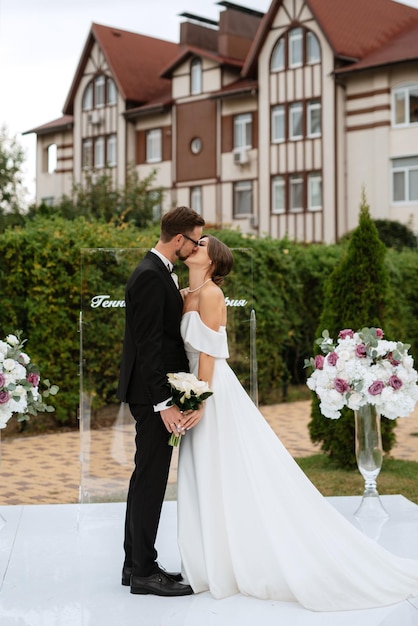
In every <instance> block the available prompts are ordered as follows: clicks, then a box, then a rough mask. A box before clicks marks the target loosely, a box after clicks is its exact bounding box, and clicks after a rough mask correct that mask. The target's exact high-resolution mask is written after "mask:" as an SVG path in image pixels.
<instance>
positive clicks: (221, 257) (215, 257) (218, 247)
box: [203, 235, 234, 286]
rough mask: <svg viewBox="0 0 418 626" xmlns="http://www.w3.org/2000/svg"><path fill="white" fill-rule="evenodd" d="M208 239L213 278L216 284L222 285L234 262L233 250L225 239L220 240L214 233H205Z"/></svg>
mask: <svg viewBox="0 0 418 626" xmlns="http://www.w3.org/2000/svg"><path fill="white" fill-rule="evenodd" d="M203 237H207V239H208V256H209V258H210V260H211V261H212V263H213V265H214V268H213V273H212V280H213V282H214V283H215V285H218V286H220V285H222V283H223V280H224V277H225V276H227V275H228V274H229V272H230V271H231V269H232V266H233V264H234V257H233V255H232V252H231V250H230V249H229V248H228V246H227V245H226V244H224V243H223V241H220V240H219V239H217V238H216V237H214V236H213V235H203Z"/></svg>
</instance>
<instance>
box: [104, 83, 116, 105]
mask: <svg viewBox="0 0 418 626" xmlns="http://www.w3.org/2000/svg"><path fill="white" fill-rule="evenodd" d="M117 97H118V92H117V89H116V85H115V81H114V80H113V78H108V79H107V83H106V103H107V104H109V105H112V104H116V101H117Z"/></svg>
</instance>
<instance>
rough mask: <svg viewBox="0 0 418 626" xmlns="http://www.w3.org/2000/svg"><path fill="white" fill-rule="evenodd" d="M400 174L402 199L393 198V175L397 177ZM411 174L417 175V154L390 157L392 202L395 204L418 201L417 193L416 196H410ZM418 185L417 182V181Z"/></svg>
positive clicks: (415, 202)
mask: <svg viewBox="0 0 418 626" xmlns="http://www.w3.org/2000/svg"><path fill="white" fill-rule="evenodd" d="M400 174H401V175H402V178H403V181H402V182H403V194H402V195H403V197H402V199H396V198H395V187H396V185H395V177H399V175H400ZM412 176H414V178H415V177H418V155H417V156H414V157H404V158H397V159H392V174H391V181H392V194H391V195H392V203H393V204H396V205H405V204H417V203H418V193H417V197H416V198H414V197H412V198H411V187H412V185H411V178H412ZM417 185H418V183H417Z"/></svg>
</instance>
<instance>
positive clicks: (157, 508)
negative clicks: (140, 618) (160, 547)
mask: <svg viewBox="0 0 418 626" xmlns="http://www.w3.org/2000/svg"><path fill="white" fill-rule="evenodd" d="M129 408H130V411H131V413H132V415H133V417H134V418H135V422H136V437H135V443H136V452H135V469H134V471H133V473H132V476H131V480H130V483H129V490H128V499H127V504H126V519H125V541H124V550H125V563H124V565H125V566H126V567H131V568H132V574H133V575H134V576H150V575H151V574H152V573H154V572H155V571H156V569H157V563H156V561H157V551H156V549H155V540H156V536H157V530H158V524H159V521H160V515H161V508H162V504H163V501H164V495H165V490H166V486H167V480H168V472H169V469H170V461H171V455H172V452H173V449H172V447H171V446H169V445H168V439H169V436H170V435H169V433H168V432H167V430H166V428H165V426H164V422H163V420H162V419H161V416H160V413H155V412H154V410H153V407H152V406H150V405H141V404H130V405H129Z"/></svg>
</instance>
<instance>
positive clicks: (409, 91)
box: [392, 83, 418, 128]
mask: <svg viewBox="0 0 418 626" xmlns="http://www.w3.org/2000/svg"><path fill="white" fill-rule="evenodd" d="M413 92H415V93H413ZM412 95H413V97H414V98H416V101H417V106H416V109H415V110H416V113H415V117H416V119H412V121H411V117H412V116H411V96H412ZM398 99H399V100H403V103H404V106H403V109H404V111H403V113H404V115H403V120H402V121H401V122H398V121H397V119H396V118H397V115H396V114H397V107H396V103H397V101H398ZM417 124H418V83H414V84H412V83H411V84H409V85H403V86H402V87H397V88H396V89H394V90H393V92H392V126H394V127H396V128H402V127H405V126H416V125H417Z"/></svg>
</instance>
